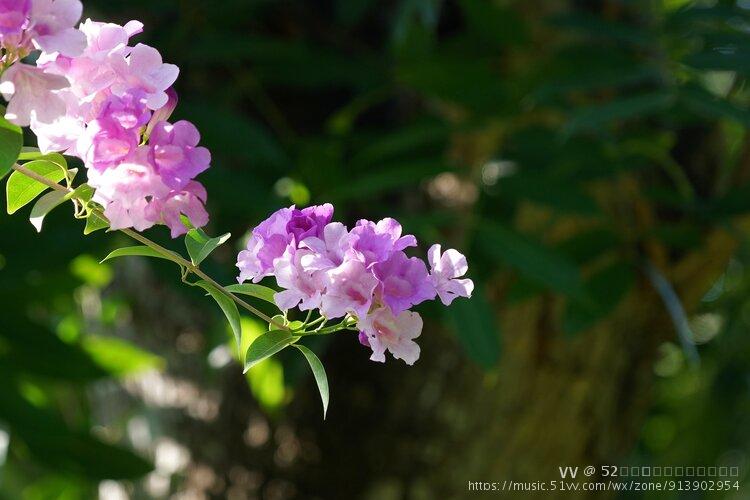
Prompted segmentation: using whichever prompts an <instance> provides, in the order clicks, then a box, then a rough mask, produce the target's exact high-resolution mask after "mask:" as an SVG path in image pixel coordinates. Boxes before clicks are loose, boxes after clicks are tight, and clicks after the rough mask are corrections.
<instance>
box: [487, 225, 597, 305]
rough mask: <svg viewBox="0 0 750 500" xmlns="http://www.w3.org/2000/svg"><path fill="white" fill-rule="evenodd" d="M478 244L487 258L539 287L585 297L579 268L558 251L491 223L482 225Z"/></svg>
mask: <svg viewBox="0 0 750 500" xmlns="http://www.w3.org/2000/svg"><path fill="white" fill-rule="evenodd" d="M478 243H479V245H480V246H481V248H482V250H483V251H484V252H485V253H486V255H488V256H490V257H492V258H494V259H497V260H499V261H503V262H505V263H506V264H508V265H509V266H511V267H513V268H515V269H517V270H518V271H519V272H520V273H521V274H523V275H524V276H525V277H527V278H529V279H531V280H532V281H534V282H536V283H537V284H540V285H543V286H546V287H547V288H550V289H552V290H554V291H557V292H561V293H564V294H566V295H571V296H576V297H583V295H584V294H585V289H584V287H583V280H582V279H581V275H580V272H579V270H578V268H577V267H576V266H575V264H573V263H572V262H571V261H570V260H568V259H567V258H566V256H565V255H563V253H562V252H560V251H558V250H555V249H553V248H550V247H548V246H546V245H544V244H542V243H541V242H538V241H535V240H534V239H532V238H529V237H527V236H525V235H522V234H520V233H518V232H516V231H514V230H513V229H511V228H508V227H505V226H502V225H500V224H497V223H494V222H491V221H485V222H484V223H483V224H482V227H481V229H480V231H479V238H478Z"/></svg>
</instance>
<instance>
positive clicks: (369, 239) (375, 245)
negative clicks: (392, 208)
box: [351, 218, 417, 267]
mask: <svg viewBox="0 0 750 500" xmlns="http://www.w3.org/2000/svg"><path fill="white" fill-rule="evenodd" d="M351 238H352V239H351V241H352V253H353V255H354V256H355V258H357V259H358V260H360V261H361V262H364V264H365V265H366V266H368V267H369V266H372V265H373V264H376V263H378V262H383V261H385V260H387V259H388V258H389V257H390V256H391V253H393V252H395V251H399V250H403V249H404V248H406V247H413V246H416V245H417V239H416V238H415V237H414V236H412V235H410V234H409V235H406V236H403V237H402V236H401V224H399V223H398V222H397V221H396V220H395V219H391V218H386V219H383V220H381V221H380V222H378V223H377V224H375V223H374V222H371V221H368V220H364V219H363V220H360V221H358V222H357V225H356V226H355V227H354V229H352V231H351Z"/></svg>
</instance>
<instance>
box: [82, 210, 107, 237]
mask: <svg viewBox="0 0 750 500" xmlns="http://www.w3.org/2000/svg"><path fill="white" fill-rule="evenodd" d="M108 227H109V222H107V221H106V220H104V219H103V218H102V217H101V216H100V215H99V213H98V212H91V213H90V214H89V216H88V217H86V227H84V228H83V234H91V233H93V232H94V231H98V230H100V229H106V228H108Z"/></svg>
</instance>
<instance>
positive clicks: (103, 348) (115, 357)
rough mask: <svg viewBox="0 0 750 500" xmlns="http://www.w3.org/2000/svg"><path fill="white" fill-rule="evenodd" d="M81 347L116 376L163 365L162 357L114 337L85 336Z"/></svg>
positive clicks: (98, 363)
mask: <svg viewBox="0 0 750 500" xmlns="http://www.w3.org/2000/svg"><path fill="white" fill-rule="evenodd" d="M81 347H83V350H84V351H86V352H87V353H88V354H89V356H91V359H93V360H94V362H95V363H96V364H97V365H99V366H101V367H102V368H103V369H105V370H106V371H107V372H109V373H111V374H112V375H115V376H117V377H124V376H126V375H132V374H134V373H140V372H143V371H146V370H153V369H156V370H162V369H163V368H164V366H165V361H164V359H163V358H161V357H159V356H157V355H155V354H152V353H150V352H148V351H144V350H143V349H140V348H139V347H136V346H135V345H133V344H131V343H130V342H127V341H125V340H122V339H119V338H115V337H100V336H96V335H90V336H86V337H85V338H84V339H83V341H82V343H81Z"/></svg>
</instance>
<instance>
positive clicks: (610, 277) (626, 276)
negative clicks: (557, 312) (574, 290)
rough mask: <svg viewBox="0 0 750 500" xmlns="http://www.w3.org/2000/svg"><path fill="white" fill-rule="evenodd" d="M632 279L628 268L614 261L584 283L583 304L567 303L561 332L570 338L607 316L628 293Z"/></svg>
mask: <svg viewBox="0 0 750 500" xmlns="http://www.w3.org/2000/svg"><path fill="white" fill-rule="evenodd" d="M634 281H635V276H634V274H633V270H632V268H631V266H630V265H628V264H627V263H626V262H622V261H617V262H614V263H613V264H610V265H608V266H606V267H604V268H602V269H600V270H599V271H597V272H595V273H593V274H592V275H591V276H590V277H589V279H588V280H586V289H587V291H588V293H587V296H588V297H590V299H589V300H587V301H576V300H571V301H570V302H569V303H568V305H567V307H566V309H565V313H564V315H563V331H564V332H565V333H566V334H568V335H573V334H575V333H578V332H580V331H583V330H586V329H587V328H590V327H592V326H594V325H595V324H596V323H597V322H598V321H600V320H601V319H603V318H604V317H606V316H607V315H608V314H609V313H611V312H612V311H613V310H614V309H615V307H617V305H618V304H619V303H620V300H622V298H623V297H624V296H625V294H626V293H627V292H628V290H630V288H631V287H632V286H633V283H634Z"/></svg>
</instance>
